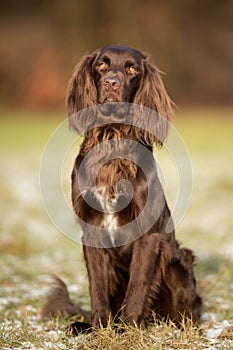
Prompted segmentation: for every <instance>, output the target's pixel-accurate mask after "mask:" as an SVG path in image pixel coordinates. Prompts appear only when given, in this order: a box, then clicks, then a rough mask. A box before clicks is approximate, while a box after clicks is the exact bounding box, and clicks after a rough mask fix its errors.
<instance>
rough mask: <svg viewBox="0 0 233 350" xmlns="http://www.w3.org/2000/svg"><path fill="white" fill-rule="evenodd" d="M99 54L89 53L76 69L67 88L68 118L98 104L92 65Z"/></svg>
mask: <svg viewBox="0 0 233 350" xmlns="http://www.w3.org/2000/svg"><path fill="white" fill-rule="evenodd" d="M97 53H98V50H95V51H92V52H90V53H88V54H87V55H86V56H84V57H83V58H82V59H81V61H80V62H79V63H78V65H77V66H76V67H75V69H74V72H73V75H72V76H71V79H70V81H69V84H68V87H67V95H66V107H67V112H68V116H71V115H72V114H74V113H76V112H78V111H80V110H82V109H84V108H87V107H90V106H93V105H94V104H96V100H97V91H96V87H95V84H94V77H93V73H92V63H93V62H94V60H95V58H96V55H97Z"/></svg>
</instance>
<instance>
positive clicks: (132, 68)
mask: <svg viewBox="0 0 233 350" xmlns="http://www.w3.org/2000/svg"><path fill="white" fill-rule="evenodd" d="M126 71H127V73H128V74H132V75H133V74H135V73H136V72H137V69H136V68H135V67H134V66H130V67H128V68H127V69H126Z"/></svg>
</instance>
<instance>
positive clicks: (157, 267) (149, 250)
mask: <svg viewBox="0 0 233 350" xmlns="http://www.w3.org/2000/svg"><path fill="white" fill-rule="evenodd" d="M170 260H171V248H170V245H169V243H167V242H166V241H164V240H162V239H161V238H160V234H149V235H148V234H147V235H144V236H143V237H141V238H140V239H138V240H137V241H135V242H134V247H133V256H132V261H131V265H130V279H129V284H128V287H127V291H126V295H125V299H124V301H123V304H122V306H123V310H122V318H123V320H124V321H126V322H128V323H134V322H136V324H141V323H144V322H145V321H146V320H147V319H149V317H150V316H151V314H152V308H153V304H154V302H155V298H156V296H157V295H158V293H159V290H160V287H161V282H162V278H163V276H164V275H165V273H166V270H167V267H168V265H169V263H170Z"/></svg>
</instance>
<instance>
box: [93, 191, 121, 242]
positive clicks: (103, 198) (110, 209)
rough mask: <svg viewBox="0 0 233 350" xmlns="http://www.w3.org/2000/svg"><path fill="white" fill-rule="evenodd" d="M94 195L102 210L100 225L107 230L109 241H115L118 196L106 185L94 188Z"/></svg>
mask: <svg viewBox="0 0 233 350" xmlns="http://www.w3.org/2000/svg"><path fill="white" fill-rule="evenodd" d="M95 196H96V198H97V200H98V202H99V204H100V207H101V209H102V212H103V217H102V222H101V226H102V227H103V228H105V229H107V230H108V233H109V237H110V239H111V242H112V243H113V244H114V242H115V232H116V228H117V227H118V211H117V209H116V208H117V202H118V197H117V195H116V194H113V193H111V192H110V191H109V189H108V188H107V187H106V186H102V187H101V188H98V190H96V193H95Z"/></svg>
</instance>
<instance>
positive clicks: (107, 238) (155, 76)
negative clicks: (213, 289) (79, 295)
mask: <svg viewBox="0 0 233 350" xmlns="http://www.w3.org/2000/svg"><path fill="white" fill-rule="evenodd" d="M122 103H123V104H122ZM131 104H134V105H137V106H139V108H138V109H137V108H136V112H135V113H134V112H133V113H132V111H131ZM92 106H97V107H98V113H95V112H93V113H92V111H91V109H90V112H89V114H88V117H86V116H85V115H83V114H82V113H81V114H79V113H78V114H77V115H76V116H75V119H74V120H73V121H71V124H72V126H73V127H74V128H75V129H76V130H77V131H79V132H80V131H81V130H85V131H84V141H83V143H82V145H81V148H80V152H79V155H78V156H77V158H76V161H75V164H74V169H73V173H72V201H73V207H74V211H75V214H76V216H77V219H78V221H79V222H80V224H81V226H82V229H83V250H84V257H85V262H86V266H87V270H88V277H89V283H90V295H91V317H90V324H91V326H98V325H99V324H102V325H103V326H106V325H107V322H108V320H109V319H112V318H114V320H116V319H117V318H121V319H123V320H124V321H125V322H128V323H134V322H135V323H136V324H146V323H147V322H148V321H149V320H150V319H151V317H152V313H153V312H154V313H155V314H156V316H157V317H158V318H160V319H165V320H167V319H168V318H169V319H171V320H173V321H174V322H176V323H177V324H179V323H180V321H181V320H182V318H183V317H184V316H186V317H189V318H192V320H193V321H194V322H197V321H198V320H199V317H200V310H201V299H200V297H199V296H198V295H197V293H196V282H195V278H194V273H193V262H194V257H193V254H192V252H191V251H190V250H187V249H181V248H180V247H179V244H178V243H177V241H176V240H175V232H174V229H173V228H171V229H170V230H168V226H169V223H170V227H172V225H171V223H172V220H171V215H170V211H169V208H168V206H167V203H166V200H165V198H164V193H163V189H162V186H161V184H160V182H159V179H158V175H157V170H156V163H155V160H154V158H153V156H152V147H153V144H154V143H155V144H157V145H159V146H161V145H162V144H163V142H164V140H165V139H166V137H167V133H168V123H167V120H168V118H169V115H170V114H171V112H172V103H171V100H170V98H169V97H168V95H167V92H166V90H165V88H164V85H163V82H162V80H161V77H160V72H159V70H158V69H157V67H156V66H155V65H154V64H153V63H152V62H151V61H150V59H149V58H148V56H146V55H145V54H143V53H141V52H139V51H137V50H134V49H131V48H128V47H122V46H108V47H104V48H101V49H99V50H95V51H94V52H91V53H89V54H87V55H86V56H84V57H83V59H82V60H81V62H80V63H79V64H78V66H77V67H76V69H75V71H74V73H73V76H72V77H71V80H70V82H69V86H68V93H67V108H68V114H69V116H70V118H72V117H71V116H72V115H73V114H74V113H77V112H79V111H81V110H83V109H86V108H88V107H92ZM140 107H143V108H149V109H150V110H153V111H156V112H157V113H154V114H156V117H153V118H152V117H151V115H150V116H149V118H148V119H147V120H145V119H146V118H145V119H144V120H142V119H143V118H144V117H143V113H141V114H140V112H139V110H140ZM90 114H92V115H91V117H90ZM149 114H150V113H149ZM129 115H131V116H132V115H133V117H132V118H136V119H137V121H136V122H134V123H133V125H132V124H130V123H129V122H128V119H127V118H129ZM135 115H136V117H135ZM93 116H94V117H93ZM125 116H127V117H125ZM140 118H141V119H140ZM143 126H145V128H144V127H143ZM129 182H130V185H129ZM64 311H66V312H67V313H68V314H69V315H73V314H75V313H77V312H80V309H78V308H77V307H75V306H74V304H73V303H72V302H71V301H70V299H69V296H68V292H67V289H66V287H65V285H64V284H63V282H62V281H61V280H59V279H57V280H56V286H55V288H54V289H53V291H52V294H51V295H50V296H49V299H48V302H47V303H46V305H45V306H44V308H43V311H42V314H43V315H48V314H55V313H57V312H64ZM81 312H82V310H81ZM85 316H86V317H87V318H88V316H89V315H88V314H85ZM88 326H89V325H87V327H88ZM78 327H79V325H78V324H77V328H78ZM81 328H82V327H81ZM84 328H85V327H84Z"/></svg>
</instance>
